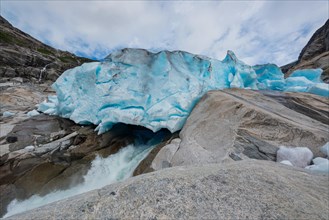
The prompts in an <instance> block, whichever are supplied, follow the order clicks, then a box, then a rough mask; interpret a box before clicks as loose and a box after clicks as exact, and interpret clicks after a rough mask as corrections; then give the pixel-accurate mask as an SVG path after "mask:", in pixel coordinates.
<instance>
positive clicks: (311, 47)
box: [281, 20, 329, 83]
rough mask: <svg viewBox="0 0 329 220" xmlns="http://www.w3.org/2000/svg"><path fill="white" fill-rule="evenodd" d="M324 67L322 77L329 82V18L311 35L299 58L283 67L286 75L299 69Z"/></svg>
mask: <svg viewBox="0 0 329 220" xmlns="http://www.w3.org/2000/svg"><path fill="white" fill-rule="evenodd" d="M312 68H322V69H323V73H322V79H323V80H324V81H325V82H327V83H329V20H327V21H326V23H325V24H324V25H323V26H322V27H321V28H319V29H318V30H317V31H316V32H315V33H314V34H313V36H312V37H311V39H310V40H309V42H308V43H307V44H306V46H305V47H304V48H303V49H302V51H301V52H300V54H299V57H298V60H297V61H295V62H293V63H290V64H287V65H285V66H282V67H281V70H282V72H284V73H285V77H288V76H289V75H290V74H291V73H292V72H293V71H294V70H297V69H312Z"/></svg>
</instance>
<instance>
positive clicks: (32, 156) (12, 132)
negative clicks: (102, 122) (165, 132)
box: [0, 79, 134, 215]
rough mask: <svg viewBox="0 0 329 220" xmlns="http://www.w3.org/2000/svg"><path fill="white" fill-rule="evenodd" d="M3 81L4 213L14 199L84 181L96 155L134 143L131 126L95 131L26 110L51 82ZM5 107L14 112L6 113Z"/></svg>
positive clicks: (0, 166)
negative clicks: (4, 82) (107, 130)
mask: <svg viewBox="0 0 329 220" xmlns="http://www.w3.org/2000/svg"><path fill="white" fill-rule="evenodd" d="M8 82H10V83H9V84H8V83H7V84H1V85H0V92H1V115H2V116H1V117H0V126H1V129H0V130H1V137H0V152H1V154H0V187H1V201H0V203H1V207H0V215H3V214H4V213H5V211H6V206H7V205H8V204H9V202H10V201H11V200H13V199H14V198H18V199H26V198H27V197H29V196H31V195H33V194H41V195H43V194H46V193H49V192H51V191H53V190H60V189H67V188H69V187H70V186H72V185H75V184H78V183H81V182H82V181H83V176H84V175H85V174H86V173H87V171H88V169H89V168H90V164H91V161H92V160H93V159H94V158H95V155H96V154H99V155H101V156H103V157H107V156H109V155H110V154H113V153H115V152H117V151H118V150H119V149H121V148H122V147H124V146H126V145H128V144H130V143H132V141H133V139H134V138H133V137H132V135H131V128H130V127H129V126H125V125H118V126H115V128H114V129H112V130H111V131H110V132H107V133H104V134H102V135H97V134H96V133H95V132H94V127H93V126H80V125H76V124H75V123H73V122H72V121H70V120H68V119H64V118H60V117H57V116H50V115H44V114H39V115H35V116H33V117H29V116H28V115H27V113H28V112H29V111H31V110H33V109H35V105H36V104H38V103H40V102H41V101H42V100H44V99H45V98H46V96H47V95H49V94H52V91H51V90H50V89H49V85H48V84H33V83H22V82H17V81H16V80H15V79H14V80H10V81H8ZM5 112H11V113H13V114H12V115H11V116H4V113H5Z"/></svg>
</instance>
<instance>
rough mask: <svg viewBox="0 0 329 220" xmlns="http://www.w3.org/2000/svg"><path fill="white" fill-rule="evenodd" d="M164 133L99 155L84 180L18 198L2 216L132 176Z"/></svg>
mask: <svg viewBox="0 0 329 220" xmlns="http://www.w3.org/2000/svg"><path fill="white" fill-rule="evenodd" d="M158 134H159V133H158ZM162 137H163V134H160V135H154V137H153V138H151V139H150V140H149V141H147V142H146V143H145V142H144V141H135V144H131V145H128V146H126V147H124V148H122V149H121V150H120V151H118V152H117V153H116V154H113V155H110V156H109V157H107V158H102V157H100V156H97V157H96V158H95V159H94V160H93V161H92V164H91V168H90V169H89V171H88V173H87V174H86V175H85V176H84V182H83V183H81V184H79V185H77V186H74V187H72V188H70V189H67V190H62V191H55V192H52V193H49V194H47V195H45V196H39V195H33V196H32V197H30V198H29V199H27V200H24V201H18V200H16V199H15V200H13V201H12V202H11V203H10V204H9V205H8V207H7V213H6V215H5V216H3V217H9V216H12V215H14V214H17V213H21V212H24V211H27V210H31V209H34V208H37V207H40V206H43V205H46V204H49V203H51V202H55V201H58V200H61V199H65V198H68V197H71V196H74V195H78V194H81V193H84V192H88V191H90V190H94V189H99V188H102V187H104V186H106V185H109V184H111V183H114V182H117V181H120V180H124V179H126V178H128V177H130V176H132V174H133V172H134V170H135V168H136V167H137V166H138V164H139V163H140V162H141V161H142V160H143V159H144V158H145V157H146V156H147V155H148V153H149V152H150V151H151V150H152V148H153V147H154V146H155V145H156V144H157V143H158V142H159V140H160V141H161V139H162Z"/></svg>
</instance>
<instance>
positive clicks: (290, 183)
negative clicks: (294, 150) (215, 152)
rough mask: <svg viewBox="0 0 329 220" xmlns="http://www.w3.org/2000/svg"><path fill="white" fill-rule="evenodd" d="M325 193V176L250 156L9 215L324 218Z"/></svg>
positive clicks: (175, 170) (142, 179) (175, 171)
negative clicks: (251, 158) (245, 158)
mask: <svg viewBox="0 0 329 220" xmlns="http://www.w3.org/2000/svg"><path fill="white" fill-rule="evenodd" d="M328 194H329V189H328V179H327V176H320V175H314V174H310V173H308V172H306V171H305V170H301V169H298V168H294V167H290V166H286V165H281V164H279V163H274V162H268V161H256V160H248V161H240V162H233V163H228V164H225V165H219V164H213V165H206V166H199V167H195V166H191V167H174V168H168V169H165V170H161V171H159V172H154V173H150V174H145V175H141V176H137V177H134V178H130V179H128V180H126V181H124V182H120V183H116V184H112V185H108V186H106V187H104V188H102V189H100V190H95V191H91V192H88V193H85V194H81V195H79V196H76V197H74V198H69V199H66V200H62V201H59V202H55V203H52V204H49V205H47V206H44V207H40V208H37V209H34V210H31V211H28V212H25V213H21V214H18V215H15V216H12V217H10V218H9V219H19V218H26V219H45V218H56V219H81V218H87V219H109V218H111V219H116V218H119V219H152V218H157V219H191V218H193V219H267V218H275V219H313V218H314V219H327V217H328V215H329V211H328ZM301 210H303V211H301Z"/></svg>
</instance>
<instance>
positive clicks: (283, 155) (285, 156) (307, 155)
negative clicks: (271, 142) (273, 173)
mask: <svg viewBox="0 0 329 220" xmlns="http://www.w3.org/2000/svg"><path fill="white" fill-rule="evenodd" d="M312 158H313V153H312V151H311V150H310V149H308V148H307V147H285V146H280V149H279V150H278V151H277V156H276V161H277V162H281V161H284V160H288V161H290V162H291V164H292V165H294V166H296V167H301V168H305V167H306V166H307V165H309V164H310V163H311V161H312Z"/></svg>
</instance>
